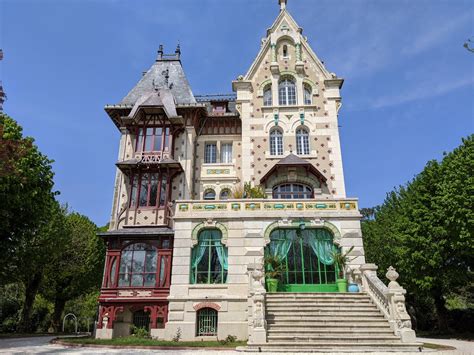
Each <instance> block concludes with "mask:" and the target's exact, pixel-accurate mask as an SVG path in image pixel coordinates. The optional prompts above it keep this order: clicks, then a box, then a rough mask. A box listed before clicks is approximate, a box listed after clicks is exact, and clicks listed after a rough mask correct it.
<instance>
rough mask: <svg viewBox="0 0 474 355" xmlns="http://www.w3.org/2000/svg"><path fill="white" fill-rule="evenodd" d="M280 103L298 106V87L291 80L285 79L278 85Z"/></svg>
mask: <svg viewBox="0 0 474 355" xmlns="http://www.w3.org/2000/svg"><path fill="white" fill-rule="evenodd" d="M278 102H279V104H280V105H285V106H287V105H296V85H295V82H294V81H293V80H292V79H291V78H284V79H283V80H281V81H280V83H279V84H278Z"/></svg>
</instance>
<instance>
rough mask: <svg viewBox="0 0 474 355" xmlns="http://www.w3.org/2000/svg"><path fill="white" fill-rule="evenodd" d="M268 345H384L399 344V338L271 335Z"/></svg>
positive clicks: (377, 335)
mask: <svg viewBox="0 0 474 355" xmlns="http://www.w3.org/2000/svg"><path fill="white" fill-rule="evenodd" d="M267 341H268V342H269V343H271V342H274V341H279V342H286V343H288V342H296V343H304V342H312V343H327V342H329V341H334V342H338V343H357V342H361V341H370V342H372V343H386V342H392V343H396V342H401V341H400V338H399V337H397V336H395V335H386V334H344V335H341V334H334V335H332V334H319V335H318V334H315V335H313V334H300V335H298V334H287V335H271V334H269V335H268V336H267Z"/></svg>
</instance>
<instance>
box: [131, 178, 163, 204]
mask: <svg viewBox="0 0 474 355" xmlns="http://www.w3.org/2000/svg"><path fill="white" fill-rule="evenodd" d="M167 193H168V176H167V174H166V173H159V172H152V173H149V172H147V173H135V174H133V175H132V177H131V192H130V207H131V208H136V207H163V206H164V205H165V203H166V196H167Z"/></svg>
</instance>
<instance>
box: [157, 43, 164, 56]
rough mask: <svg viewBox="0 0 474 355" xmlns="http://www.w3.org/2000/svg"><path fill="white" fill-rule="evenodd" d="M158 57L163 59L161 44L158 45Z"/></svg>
mask: <svg viewBox="0 0 474 355" xmlns="http://www.w3.org/2000/svg"><path fill="white" fill-rule="evenodd" d="M158 59H163V45H162V44H160V46H159V47H158Z"/></svg>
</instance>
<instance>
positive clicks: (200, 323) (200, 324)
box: [196, 308, 217, 336]
mask: <svg viewBox="0 0 474 355" xmlns="http://www.w3.org/2000/svg"><path fill="white" fill-rule="evenodd" d="M196 316H197V322H196V324H197V327H196V328H197V329H196V336H216V335H217V311H216V310H215V309H213V308H202V309H200V310H199V311H197V314H196Z"/></svg>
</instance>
